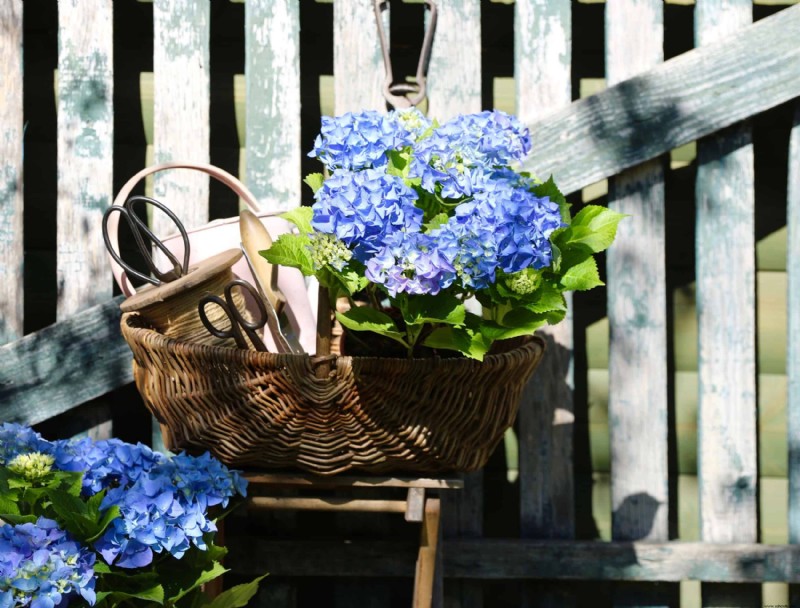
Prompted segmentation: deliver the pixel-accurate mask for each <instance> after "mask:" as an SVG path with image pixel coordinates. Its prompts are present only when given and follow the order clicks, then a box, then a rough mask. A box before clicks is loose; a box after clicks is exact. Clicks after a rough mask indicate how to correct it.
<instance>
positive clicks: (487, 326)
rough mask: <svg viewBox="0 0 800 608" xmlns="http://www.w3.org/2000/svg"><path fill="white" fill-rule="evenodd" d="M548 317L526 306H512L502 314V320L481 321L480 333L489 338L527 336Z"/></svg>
mask: <svg viewBox="0 0 800 608" xmlns="http://www.w3.org/2000/svg"><path fill="white" fill-rule="evenodd" d="M547 322H548V317H547V315H546V314H543V313H535V312H533V311H531V310H528V309H527V308H514V309H512V310H510V311H509V312H507V313H506V314H505V315H504V316H503V321H502V324H501V323H497V322H495V321H490V320H486V321H484V322H483V323H481V328H480V331H481V333H482V334H483V335H484V336H486V337H487V338H489V339H490V340H492V341H494V340H507V339H509V338H517V337H519V336H529V335H530V334H532V333H533V332H534V331H536V330H537V329H539V328H540V327H542V326H543V325H546V324H547Z"/></svg>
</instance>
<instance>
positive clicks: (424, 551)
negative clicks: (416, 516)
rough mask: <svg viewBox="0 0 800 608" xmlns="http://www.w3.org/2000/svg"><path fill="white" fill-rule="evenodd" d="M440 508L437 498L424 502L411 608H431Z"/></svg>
mask: <svg viewBox="0 0 800 608" xmlns="http://www.w3.org/2000/svg"><path fill="white" fill-rule="evenodd" d="M440 514H441V507H440V502H439V499H438V498H428V500H426V501H425V514H424V516H423V519H422V530H421V532H420V539H419V553H418V554H417V572H416V576H415V577H414V606H413V608H431V605H432V602H433V582H434V575H435V572H436V550H437V548H438V541H439V519H440Z"/></svg>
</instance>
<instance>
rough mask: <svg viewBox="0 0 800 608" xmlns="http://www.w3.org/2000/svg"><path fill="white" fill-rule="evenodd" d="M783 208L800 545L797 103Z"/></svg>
mask: <svg viewBox="0 0 800 608" xmlns="http://www.w3.org/2000/svg"><path fill="white" fill-rule="evenodd" d="M787 186H788V187H787V197H786V198H787V205H786V227H787V232H788V234H787V236H786V244H787V251H786V272H787V275H788V277H787V279H788V293H787V302H786V308H787V310H788V313H789V318H788V320H787V331H786V333H787V339H786V346H787V349H786V350H787V352H786V375H787V376H788V379H789V383H788V395H787V402H786V408H787V413H788V416H787V418H788V435H789V437H788V439H789V441H788V443H789V542H790V543H800V103H796V104H795V111H794V124H793V126H792V133H791V137H790V139H789V180H788V184H787ZM790 593H791V598H790V604H791V605H798V604H800V585H793V586H792V587H791V591H790Z"/></svg>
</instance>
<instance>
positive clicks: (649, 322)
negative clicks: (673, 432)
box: [606, 0, 669, 541]
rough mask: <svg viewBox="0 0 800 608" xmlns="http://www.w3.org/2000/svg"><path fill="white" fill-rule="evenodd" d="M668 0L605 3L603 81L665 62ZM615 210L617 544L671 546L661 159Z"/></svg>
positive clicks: (627, 180) (612, 342) (625, 179)
mask: <svg viewBox="0 0 800 608" xmlns="http://www.w3.org/2000/svg"><path fill="white" fill-rule="evenodd" d="M663 41H664V17H663V4H662V2H661V0H609V2H607V3H606V79H607V81H608V83H609V84H611V85H614V84H618V83H620V82H622V81H624V80H627V79H629V78H632V77H634V76H636V75H638V74H640V73H641V72H643V71H645V70H647V69H649V68H651V67H653V66H655V65H657V64H658V63H660V62H661V61H662V60H663V44H664V43H663ZM608 206H609V207H610V208H612V209H614V210H615V211H618V212H620V213H625V214H629V215H630V217H627V218H625V220H624V221H623V222H622V223H621V224H620V226H619V229H618V231H617V239H616V241H615V242H614V244H613V245H612V246H611V248H610V249H609V250H608V252H607V254H606V266H607V285H608V290H607V293H608V318H609V328H610V332H609V401H608V409H609V414H608V415H609V430H610V434H611V436H610V443H611V471H612V480H611V503H612V506H611V508H612V512H613V517H612V521H613V524H612V528H613V530H612V537H613V538H614V539H615V540H662V541H663V540H667V538H668V534H669V530H668V521H667V513H668V487H667V478H668V467H667V333H666V326H667V319H666V269H665V253H664V248H665V236H664V170H663V166H662V162H661V161H660V160H658V159H656V160H653V161H650V162H647V163H645V164H643V165H639V166H637V167H634V168H631V169H628V170H626V171H624V172H623V173H621V174H619V175H618V176H616V177H614V178H613V179H612V180H611V181H610V183H609V203H608Z"/></svg>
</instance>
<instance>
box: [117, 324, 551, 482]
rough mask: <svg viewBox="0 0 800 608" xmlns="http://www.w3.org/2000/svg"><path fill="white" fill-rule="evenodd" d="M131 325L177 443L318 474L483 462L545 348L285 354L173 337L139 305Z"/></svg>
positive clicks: (156, 403) (139, 375)
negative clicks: (408, 354) (428, 355)
mask: <svg viewBox="0 0 800 608" xmlns="http://www.w3.org/2000/svg"><path fill="white" fill-rule="evenodd" d="M122 334H123V336H124V337H125V339H126V340H127V342H128V344H129V345H130V347H131V349H132V350H133V354H134V377H135V380H136V386H137V387H138V389H139V392H140V393H141V394H142V397H143V398H144V401H145V404H146V405H147V407H148V408H149V409H150V410H151V412H152V413H153V414H154V415H155V416H156V418H157V419H158V420H159V422H160V423H161V425H162V432H163V434H164V441H165V444H166V446H167V447H168V448H169V449H172V450H177V449H185V450H188V451H203V450H210V451H211V452H212V453H213V454H214V456H216V457H217V458H219V459H220V460H221V461H222V462H224V463H226V464H228V465H231V466H237V467H259V468H270V469H276V468H277V469H297V468H299V469H303V470H306V471H310V472H313V473H317V474H321V475H333V474H336V473H341V472H344V471H361V472H369V473H387V472H390V471H391V472H410V473H412V472H413V473H444V472H454V471H471V470H475V469H478V468H480V467H482V466H483V465H485V464H486V462H487V460H488V459H489V457H490V456H491V454H492V451H493V450H494V448H495V447H496V446H497V444H498V443H499V441H500V440H501V439H502V437H503V434H504V432H505V431H506V429H507V428H508V427H510V426H511V425H512V424H513V422H514V419H515V417H516V413H517V409H518V406H519V400H520V397H521V394H522V389H523V387H524V386H525V384H526V383H527V381H528V380H529V379H530V377H531V375H532V374H533V372H534V370H535V369H536V366H537V365H538V364H539V361H540V360H541V358H542V354H543V352H544V341H543V340H541V339H540V338H538V337H530V338H525V339H524V340H520V341H518V342H516V343H515V346H514V347H510V348H509V350H508V351H507V352H502V353H499V354H492V355H489V356H487V357H486V358H485V359H484V360H483V362H480V363H479V362H477V361H474V360H471V359H462V358H453V359H439V358H432V359H410V360H409V359H389V358H371V357H348V356H329V357H309V356H308V355H280V354H271V353H259V352H255V351H246V350H237V349H231V348H224V347H216V346H205V345H199V344H194V343H189V342H182V341H178V340H175V339H171V338H167V337H165V336H163V335H162V334H160V333H158V332H156V331H155V330H153V329H151V328H149V327H147V326H146V325H145V323H144V321H143V320H142V319H141V317H139V316H138V315H136V314H125V315H123V318H122ZM320 366H323V367H327V368H329V370H330V371H329V373H322V374H320V373H319V372H320ZM318 376H322V377H318Z"/></svg>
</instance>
